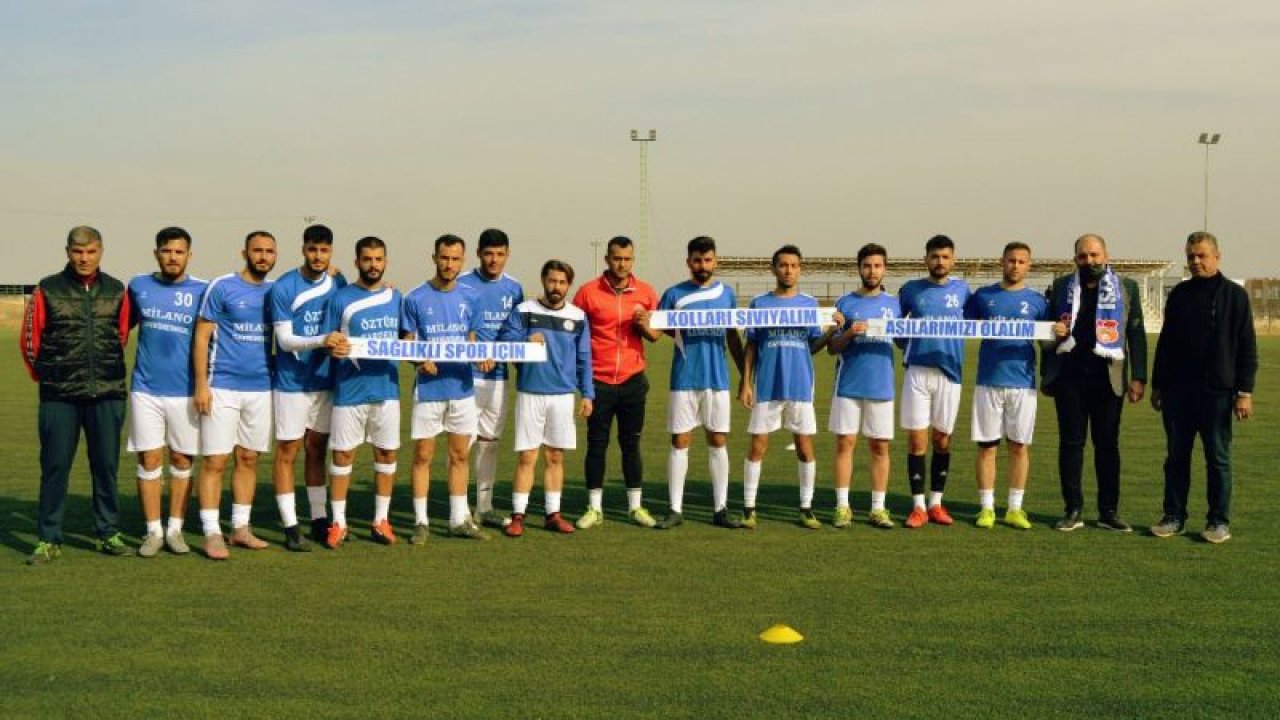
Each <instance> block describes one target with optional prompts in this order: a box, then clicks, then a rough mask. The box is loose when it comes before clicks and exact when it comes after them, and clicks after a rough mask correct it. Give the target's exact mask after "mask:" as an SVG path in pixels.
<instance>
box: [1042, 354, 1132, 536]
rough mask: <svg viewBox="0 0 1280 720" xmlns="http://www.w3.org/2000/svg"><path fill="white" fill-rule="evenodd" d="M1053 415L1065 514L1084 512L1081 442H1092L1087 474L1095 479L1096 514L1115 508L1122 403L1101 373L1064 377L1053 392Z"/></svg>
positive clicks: (1121, 399)
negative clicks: (1088, 438)
mask: <svg viewBox="0 0 1280 720" xmlns="http://www.w3.org/2000/svg"><path fill="white" fill-rule="evenodd" d="M1054 406H1055V408H1056V409H1057V411H1058V479H1059V482H1061V484H1062V502H1063V504H1064V505H1065V509H1066V511H1067V512H1081V511H1082V510H1083V509H1084V488H1083V487H1082V486H1081V478H1082V476H1083V474H1084V443H1085V439H1086V436H1088V435H1092V437H1093V471H1094V474H1095V475H1096V476H1097V478H1098V514H1099V515H1101V516H1108V515H1115V514H1116V511H1117V510H1118V509H1119V506H1120V411H1121V409H1122V408H1123V407H1124V398H1123V397H1118V396H1116V394H1115V393H1114V392H1113V391H1112V390H1111V381H1110V380H1109V379H1108V377H1107V375H1106V374H1105V373H1103V374H1096V375H1083V376H1075V377H1064V378H1063V379H1062V380H1061V381H1059V382H1058V383H1057V385H1056V387H1055V390H1054Z"/></svg>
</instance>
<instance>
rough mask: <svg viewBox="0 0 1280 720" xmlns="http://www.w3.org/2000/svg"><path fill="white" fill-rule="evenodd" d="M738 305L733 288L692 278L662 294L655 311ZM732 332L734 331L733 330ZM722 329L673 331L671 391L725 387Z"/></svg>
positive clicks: (720, 283)
mask: <svg viewBox="0 0 1280 720" xmlns="http://www.w3.org/2000/svg"><path fill="white" fill-rule="evenodd" d="M736 307H738V298H737V296H735V295H734V294H733V288H730V287H729V286H728V285H725V284H724V283H722V282H719V281H717V282H713V283H711V284H710V285H709V286H707V287H702V286H701V285H698V284H696V283H694V282H693V281H692V280H686V281H684V282H682V283H680V284H679V285H674V286H672V287H670V288H668V289H667V291H666V292H664V293H662V298H661V299H660V300H658V309H659V310H732V309H734V308H736ZM735 332H736V331H735ZM725 333H726V330H725V328H691V329H685V330H675V331H673V332H672V338H673V339H674V340H675V345H676V348H675V353H674V355H673V356H672V359H671V389H672V390H728V389H729V364H728V362H727V361H726V360H725V352H724V351H725Z"/></svg>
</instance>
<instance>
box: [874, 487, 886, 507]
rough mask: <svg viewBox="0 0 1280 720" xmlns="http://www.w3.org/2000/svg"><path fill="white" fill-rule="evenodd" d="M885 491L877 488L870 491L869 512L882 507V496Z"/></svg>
mask: <svg viewBox="0 0 1280 720" xmlns="http://www.w3.org/2000/svg"><path fill="white" fill-rule="evenodd" d="M885 494H886V493H884V492H881V491H879V490H872V491H871V512H876V511H877V510H883V509H884V496H885Z"/></svg>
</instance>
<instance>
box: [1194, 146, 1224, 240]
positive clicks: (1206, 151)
mask: <svg viewBox="0 0 1280 720" xmlns="http://www.w3.org/2000/svg"><path fill="white" fill-rule="evenodd" d="M1221 139H1222V133H1207V132H1204V133H1200V140H1199V143H1200V144H1201V145H1203V146H1204V227H1203V228H1202V229H1203V230H1204V231H1205V232H1209V148H1211V147H1213V146H1214V145H1217V144H1218V141H1219V140H1221Z"/></svg>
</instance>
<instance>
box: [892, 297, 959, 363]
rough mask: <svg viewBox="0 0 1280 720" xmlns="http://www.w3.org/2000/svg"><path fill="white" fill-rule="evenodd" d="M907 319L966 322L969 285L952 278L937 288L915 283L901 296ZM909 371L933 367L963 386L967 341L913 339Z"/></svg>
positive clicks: (909, 348) (908, 352) (908, 353)
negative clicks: (918, 367) (939, 319)
mask: <svg viewBox="0 0 1280 720" xmlns="http://www.w3.org/2000/svg"><path fill="white" fill-rule="evenodd" d="M898 300H899V303H900V305H901V311H902V317H904V318H956V319H963V318H964V305H965V303H966V302H968V301H969V283H967V282H965V281H964V280H961V279H959V278H953V277H949V278H947V282H946V283H944V284H942V285H938V284H935V283H933V282H931V281H930V280H929V279H927V278H920V279H918V280H912V281H910V282H908V283H907V284H905V285H903V286H902V290H901V291H899V293H898ZM903 362H905V363H906V365H907V367H911V366H913V365H918V366H920V367H934V368H938V369H939V370H941V371H942V374H943V375H946V376H947V379H949V380H951V382H957V383H958V382H960V378H961V375H962V374H963V372H964V340H961V339H959V338H948V339H942V338H911V339H910V340H908V341H907V350H906V353H905V356H904V358H903Z"/></svg>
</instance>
